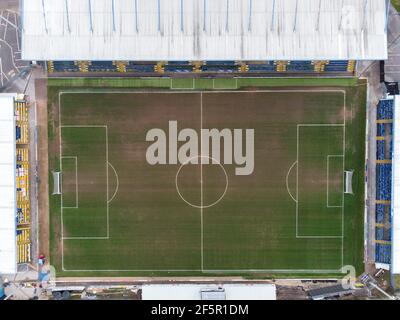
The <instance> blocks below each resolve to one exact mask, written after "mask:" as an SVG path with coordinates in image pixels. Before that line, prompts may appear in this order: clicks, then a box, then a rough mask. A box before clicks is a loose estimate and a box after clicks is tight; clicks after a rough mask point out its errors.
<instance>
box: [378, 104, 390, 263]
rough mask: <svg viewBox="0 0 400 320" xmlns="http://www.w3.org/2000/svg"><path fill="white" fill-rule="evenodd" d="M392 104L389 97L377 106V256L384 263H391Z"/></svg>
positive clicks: (379, 261)
mask: <svg viewBox="0 0 400 320" xmlns="http://www.w3.org/2000/svg"><path fill="white" fill-rule="evenodd" d="M393 107H394V103H393V100H389V99H383V100H381V101H380V102H379V103H378V106H377V138H376V139H377V141H376V143H377V145H376V147H377V151H376V160H377V163H376V200H377V201H376V207H375V217H376V218H375V225H376V228H375V260H376V262H377V263H383V264H390V263H391V243H390V241H391V201H390V200H391V198H392V164H391V160H392V150H393V141H392V131H393V123H392V122H393Z"/></svg>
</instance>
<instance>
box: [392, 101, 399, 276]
mask: <svg viewBox="0 0 400 320" xmlns="http://www.w3.org/2000/svg"><path fill="white" fill-rule="evenodd" d="M394 102H395V103H394V123H393V132H394V134H393V161H392V163H393V164H392V175H393V176H392V272H393V273H395V274H400V96H396V97H395V101H394Z"/></svg>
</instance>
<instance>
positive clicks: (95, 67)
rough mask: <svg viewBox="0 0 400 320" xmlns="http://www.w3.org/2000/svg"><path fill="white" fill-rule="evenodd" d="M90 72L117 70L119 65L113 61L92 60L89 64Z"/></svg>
mask: <svg viewBox="0 0 400 320" xmlns="http://www.w3.org/2000/svg"><path fill="white" fill-rule="evenodd" d="M88 71H89V72H116V71H118V70H117V67H116V66H115V64H114V63H113V62H112V61H92V63H91V64H90V65H89V66H88Z"/></svg>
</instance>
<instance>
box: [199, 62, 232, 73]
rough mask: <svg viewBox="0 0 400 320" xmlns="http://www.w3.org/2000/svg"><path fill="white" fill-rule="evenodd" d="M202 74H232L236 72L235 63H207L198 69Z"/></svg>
mask: <svg viewBox="0 0 400 320" xmlns="http://www.w3.org/2000/svg"><path fill="white" fill-rule="evenodd" d="M200 70H201V71H202V72H224V73H232V72H237V71H238V66H237V65H236V62H235V61H207V62H204V63H203V65H202V66H201V67H200Z"/></svg>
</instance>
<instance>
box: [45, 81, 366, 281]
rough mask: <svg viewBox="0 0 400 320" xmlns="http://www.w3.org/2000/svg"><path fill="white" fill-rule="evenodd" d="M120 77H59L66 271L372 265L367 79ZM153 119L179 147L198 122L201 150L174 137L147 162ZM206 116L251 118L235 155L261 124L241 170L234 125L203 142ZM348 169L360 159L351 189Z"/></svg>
mask: <svg viewBox="0 0 400 320" xmlns="http://www.w3.org/2000/svg"><path fill="white" fill-rule="evenodd" d="M123 80H124V79H122V80H118V81H122V82H118V85H115V84H116V83H115V82H113V81H112V80H109V81H108V82H107V80H102V81H99V80H93V81H92V82H91V81H90V79H88V80H86V81H85V83H80V82H79V81H80V80H77V82H73V81H71V79H65V80H63V79H54V80H53V82H52V80H51V79H50V80H49V89H48V97H49V113H48V114H49V171H50V172H60V173H61V179H60V187H61V194H60V195H57V194H55V195H54V194H53V185H54V181H53V179H52V177H53V176H52V175H51V174H50V181H49V183H50V195H49V199H50V220H51V231H52V232H51V234H52V235H51V239H50V245H51V263H52V264H53V265H54V266H55V267H56V270H57V272H59V273H60V274H62V275H72V276H80V275H91V276H93V275H111V276H114V275H155V276H158V275H160V276H161V275H166V274H169V275H171V274H173V275H177V276H189V275H212V274H218V275H237V274H240V275H249V276H255V277H264V276H269V275H274V274H287V275H291V274H293V275H303V274H304V275H312V276H319V275H338V274H340V272H341V268H342V267H343V266H345V265H352V266H354V267H355V268H356V270H359V271H360V270H361V269H362V263H363V230H364V229H363V228H364V226H363V218H364V171H365V170H364V166H365V113H366V111H365V105H366V84H365V83H364V82H362V81H358V80H356V79H353V81H349V80H348V79H342V82H341V81H340V79H332V80H331V82H329V81H328V80H329V79H328V80H326V79H324V80H321V81H319V79H315V80H316V81H314V80H307V81H306V80H304V81H303V82H302V81H301V79H293V80H290V79H289V80H285V81H282V79H277V80H276V83H274V82H273V81H274V80H273V79H272V80H271V79H265V81H264V82H263V79H248V82H246V79H176V80H170V79H161V80H160V81H157V80H156V81H154V82H153V83H147V82H146V81H147V80H146V79H144V80H142V81H139V80H138V82H137V83H136V84H135V85H132V80H129V79H127V80H126V82H125V83H124V82H123ZM308 82H309V83H308ZM121 84H122V85H121ZM171 123H172V124H174V125H175V128H174V127H173V126H172V127H171ZM153 129H159V130H160V131H163V132H165V133H166V142H167V143H168V145H169V147H171V145H173V146H174V144H175V147H176V148H175V149H176V153H180V152H181V151H182V150H180V148H183V147H184V145H185V143H186V142H187V141H186V140H185V139H181V138H179V137H180V136H181V134H180V133H182V132H183V133H184V132H185V129H191V132H194V133H197V135H198V137H199V139H198V141H197V146H198V150H200V151H199V154H198V155H196V156H195V157H194V158H193V157H191V156H190V155H189V156H188V159H189V160H188V161H186V162H184V163H181V162H179V161H176V156H175V159H174V156H173V155H171V149H170V150H169V152H168V153H167V154H166V155H165V158H166V159H167V160H169V161H167V163H165V164H160V163H156V164H152V163H149V161H148V159H147V158H146V153H147V152H148V150H149V147H150V146H151V145H152V143H153V142H152V141H149V139H147V135H148V133H149V132H151V130H153ZM207 129H208V130H212V129H216V130H217V132H220V133H221V132H225V133H227V132H228V131H229V132H232V136H233V135H234V133H235V134H236V131H237V132H239V130H240V129H241V130H242V131H241V133H243V135H242V137H243V144H242V145H241V147H242V150H241V151H242V152H238V154H237V152H236V150H235V155H237V156H238V158H240V156H243V155H244V153H245V151H246V150H247V149H246V147H247V145H248V141H246V139H245V131H246V130H253V132H254V152H253V154H254V159H253V168H252V169H253V170H251V172H249V173H248V174H246V175H238V174H237V169H238V167H239V168H240V167H243V166H244V164H243V163H242V165H238V164H237V163H233V162H234V161H233V162H232V161H231V162H229V161H226V160H227V158H229V155H227V153H226V152H225V153H224V150H225V149H226V147H227V146H228V145H229V143H230V140H229V139H228V138H229V137H230V136H229V134H228V135H226V136H224V137H222V136H221V139H220V140H219V144H218V145H217V146H216V147H215V148H214V146H211V145H210V148H209V150H208V151H209V152H208V153H207V154H204V148H203V144H204V143H205V141H204V138H203V136H202V131H203V130H207ZM224 130H225V131H224ZM186 132H187V131H186ZM178 135H179V137H178ZM185 137H186V138H188V137H187V136H185ZM231 140H232V139H231ZM211 142H212V141H208V143H210V144H211ZM232 143H233V142H232ZM235 147H236V145H235ZM175 149H174V150H175ZM216 150H218V151H220V150H221V151H222V152H221V154H222V156H221V157H220V158H218V159H217V160H216V159H215V157H213V152H214V151H216ZM226 150H227V149H226ZM226 150H225V151H226ZM184 151H185V152H184V153H185V155H187V153H188V150H184ZM182 152H183V151H182ZM204 158H207V159H206V160H207V161H203V160H204ZM242 158H243V157H242ZM345 171H353V172H354V173H353V179H352V181H351V183H352V189H353V194H347V193H345V192H344V190H345V187H346V186H345V184H346V179H345V174H344V173H345Z"/></svg>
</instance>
